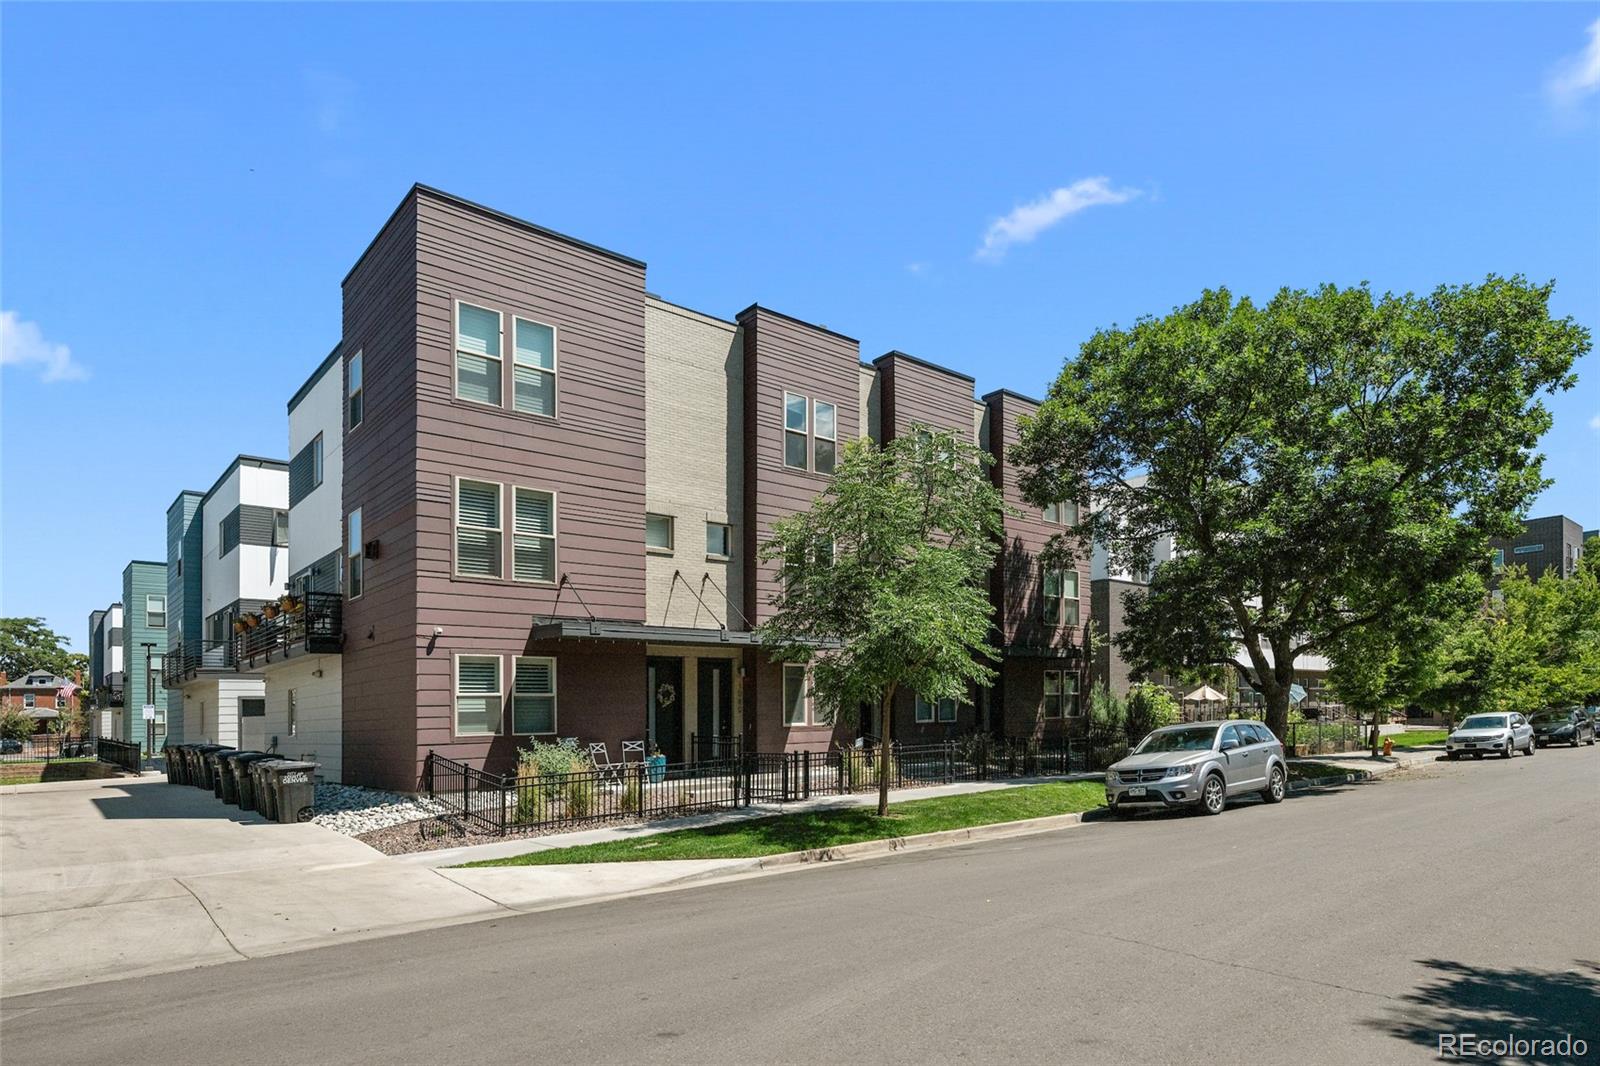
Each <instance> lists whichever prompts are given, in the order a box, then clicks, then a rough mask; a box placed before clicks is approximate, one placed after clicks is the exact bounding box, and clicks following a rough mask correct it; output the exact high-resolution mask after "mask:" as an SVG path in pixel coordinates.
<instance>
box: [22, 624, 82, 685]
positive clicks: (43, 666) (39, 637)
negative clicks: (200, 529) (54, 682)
mask: <svg viewBox="0 0 1600 1066" xmlns="http://www.w3.org/2000/svg"><path fill="white" fill-rule="evenodd" d="M88 669H89V657H88V656H87V655H83V654H82V653H80V652H74V651H69V650H68V649H67V638H66V637H64V636H62V635H61V634H59V633H56V632H54V631H52V630H51V629H50V627H49V626H47V625H45V622H44V619H43V618H0V670H4V671H5V673H6V676H7V677H9V678H11V679H12V680H15V679H16V678H18V677H19V676H21V675H22V674H25V673H27V672H28V671H29V670H49V671H50V672H51V673H53V674H56V675H57V676H59V677H67V678H70V677H72V675H73V671H75V670H81V671H84V672H87V671H88Z"/></svg>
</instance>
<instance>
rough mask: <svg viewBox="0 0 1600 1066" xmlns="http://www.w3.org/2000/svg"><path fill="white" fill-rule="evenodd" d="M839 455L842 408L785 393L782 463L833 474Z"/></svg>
mask: <svg viewBox="0 0 1600 1066" xmlns="http://www.w3.org/2000/svg"><path fill="white" fill-rule="evenodd" d="M838 457H839V408H838V406H837V405H835V404H831V403H829V402H828V401H826V400H813V399H810V398H808V397H805V396H802V395H800V394H799V393H795V392H786V393H784V394H783V465H784V466H786V467H788V468H790V469H791V470H809V471H811V472H812V473H816V474H832V473H833V471H834V467H835V465H836V464H837V463H838Z"/></svg>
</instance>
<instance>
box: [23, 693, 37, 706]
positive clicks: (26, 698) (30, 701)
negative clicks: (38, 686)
mask: <svg viewBox="0 0 1600 1066" xmlns="http://www.w3.org/2000/svg"><path fill="white" fill-rule="evenodd" d="M37 699H38V697H36V696H35V695H34V694H33V693H31V692H24V693H23V694H22V705H23V706H24V707H32V706H33V705H34V703H35V702H36V701H37Z"/></svg>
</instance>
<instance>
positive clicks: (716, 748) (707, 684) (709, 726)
mask: <svg viewBox="0 0 1600 1066" xmlns="http://www.w3.org/2000/svg"><path fill="white" fill-rule="evenodd" d="M695 681H696V682H697V684H696V686H695V691H696V693H697V695H696V697H695V700H696V703H697V704H698V706H697V707H696V708H695V748H696V750H695V752H694V757H695V758H697V759H721V758H726V757H727V756H729V755H732V754H733V752H732V751H731V750H730V747H731V745H730V744H729V742H730V741H731V740H732V739H733V660H731V659H701V660H700V667H699V673H698V675H697V676H696V678H695Z"/></svg>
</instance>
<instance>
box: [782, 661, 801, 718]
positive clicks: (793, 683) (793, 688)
mask: <svg viewBox="0 0 1600 1066" xmlns="http://www.w3.org/2000/svg"><path fill="white" fill-rule="evenodd" d="M783 724H784V725H805V724H806V668H805V667H804V666H802V665H800V664H798V663H785V664H784V666H783Z"/></svg>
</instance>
